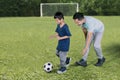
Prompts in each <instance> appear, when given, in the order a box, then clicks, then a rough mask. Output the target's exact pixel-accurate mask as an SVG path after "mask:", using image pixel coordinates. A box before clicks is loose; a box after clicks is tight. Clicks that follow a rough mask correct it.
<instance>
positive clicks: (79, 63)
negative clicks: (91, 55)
mask: <svg viewBox="0 0 120 80" xmlns="http://www.w3.org/2000/svg"><path fill="white" fill-rule="evenodd" d="M76 64H77V65H79V66H83V67H86V66H87V62H86V61H85V60H83V59H81V60H80V61H79V62H76Z"/></svg>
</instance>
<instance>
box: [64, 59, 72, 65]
mask: <svg viewBox="0 0 120 80" xmlns="http://www.w3.org/2000/svg"><path fill="white" fill-rule="evenodd" d="M70 62H71V58H70V57H67V58H66V62H65V63H66V67H68V66H69V65H70Z"/></svg>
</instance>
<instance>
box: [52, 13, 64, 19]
mask: <svg viewBox="0 0 120 80" xmlns="http://www.w3.org/2000/svg"><path fill="white" fill-rule="evenodd" d="M56 18H58V19H59V20H61V19H64V15H63V13H62V12H56V13H55V15H54V19H56Z"/></svg>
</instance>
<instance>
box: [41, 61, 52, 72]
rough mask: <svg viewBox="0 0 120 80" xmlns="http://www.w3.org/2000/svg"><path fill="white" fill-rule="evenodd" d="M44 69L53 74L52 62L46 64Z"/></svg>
mask: <svg viewBox="0 0 120 80" xmlns="http://www.w3.org/2000/svg"><path fill="white" fill-rule="evenodd" d="M43 67H44V70H45V71H46V72H51V71H52V70H53V65H52V63H51V62H47V63H45V64H44V66H43Z"/></svg>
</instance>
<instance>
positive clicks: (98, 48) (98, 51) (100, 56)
mask: <svg viewBox="0 0 120 80" xmlns="http://www.w3.org/2000/svg"><path fill="white" fill-rule="evenodd" d="M102 36H103V32H99V33H96V34H95V40H94V49H95V51H96V54H97V56H98V62H97V63H96V64H95V66H102V64H103V63H104V62H105V58H104V57H103V54H102V48H101V39H102Z"/></svg>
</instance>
